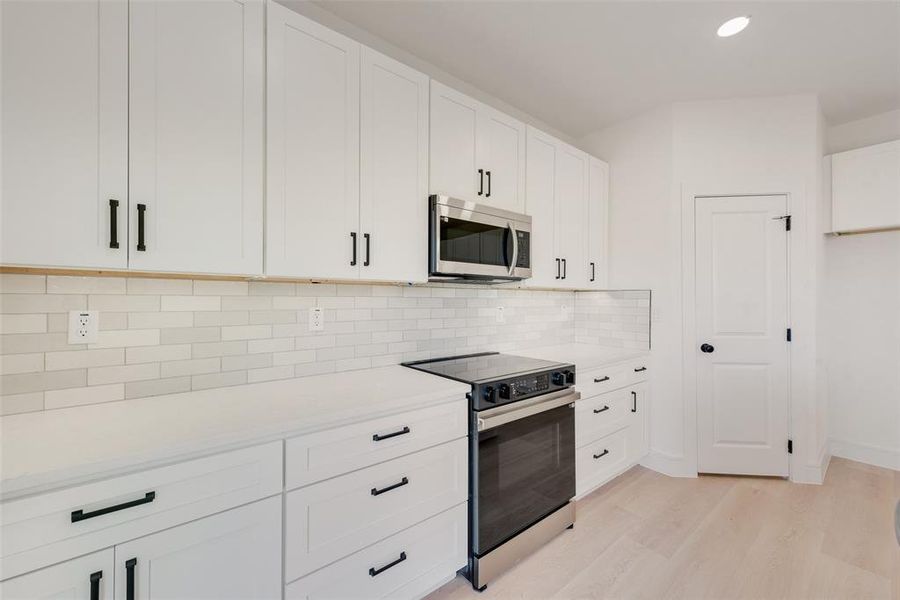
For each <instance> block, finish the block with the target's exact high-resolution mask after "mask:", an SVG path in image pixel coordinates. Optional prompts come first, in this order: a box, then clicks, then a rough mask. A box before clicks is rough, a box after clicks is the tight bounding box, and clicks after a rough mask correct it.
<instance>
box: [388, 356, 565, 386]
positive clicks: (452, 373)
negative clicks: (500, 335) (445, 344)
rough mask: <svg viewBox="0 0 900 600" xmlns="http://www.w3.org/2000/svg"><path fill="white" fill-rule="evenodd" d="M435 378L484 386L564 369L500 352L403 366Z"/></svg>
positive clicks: (430, 360) (552, 363) (436, 359)
mask: <svg viewBox="0 0 900 600" xmlns="http://www.w3.org/2000/svg"><path fill="white" fill-rule="evenodd" d="M403 366H404V367H411V368H413V369H418V370H419V371H425V372H426V373H431V374H433V375H440V376H441V377H447V378H448V379H455V380H456V381H462V382H463V383H472V384H477V383H482V382H486V381H492V380H494V379H505V378H508V377H512V376H515V375H519V374H523V373H533V372H534V371H543V370H547V369H554V368H559V367H562V366H564V365H562V364H561V363H558V362H553V361H550V360H541V359H538V358H527V357H524V356H515V355H513V354H500V353H499V352H483V353H480V354H466V355H464V356H448V357H447V358H432V359H429V360H418V361H413V362H405V363H403Z"/></svg>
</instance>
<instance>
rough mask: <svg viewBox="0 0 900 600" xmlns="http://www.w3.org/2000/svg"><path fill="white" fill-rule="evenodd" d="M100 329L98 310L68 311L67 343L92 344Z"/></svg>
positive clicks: (95, 340)
mask: <svg viewBox="0 0 900 600" xmlns="http://www.w3.org/2000/svg"><path fill="white" fill-rule="evenodd" d="M99 331H100V312H99V311H96V310H70V311H69V343H70V344H94V343H96V342H97V336H98V334H99Z"/></svg>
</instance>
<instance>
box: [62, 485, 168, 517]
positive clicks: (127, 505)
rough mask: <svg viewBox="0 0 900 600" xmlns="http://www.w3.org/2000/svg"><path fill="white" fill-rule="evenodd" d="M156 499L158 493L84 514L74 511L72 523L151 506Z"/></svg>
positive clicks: (150, 493)
mask: <svg viewBox="0 0 900 600" xmlns="http://www.w3.org/2000/svg"><path fill="white" fill-rule="evenodd" d="M155 499H156V492H147V493H146V494H144V497H143V498H139V499H137V500H130V501H128V502H123V503H122V504H116V505H115V506H107V507H106V508H99V509H97V510H92V511H91V512H84V511H83V510H81V509H80V508H79V509H78V510H73V511H72V522H73V523H77V522H78V521H84V520H85V519H93V518H94V517H99V516H100V515H107V514H109V513H112V512H116V511H119V510H125V509H126V508H132V507H134V506H140V505H141V504H149V503H150V502H153V501H154V500H155Z"/></svg>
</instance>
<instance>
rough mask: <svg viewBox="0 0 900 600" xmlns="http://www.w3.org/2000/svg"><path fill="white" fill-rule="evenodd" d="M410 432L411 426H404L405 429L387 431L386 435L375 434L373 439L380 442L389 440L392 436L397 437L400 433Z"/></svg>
mask: <svg viewBox="0 0 900 600" xmlns="http://www.w3.org/2000/svg"><path fill="white" fill-rule="evenodd" d="M406 433H409V427H406V426H404V427H403V429H401V430H399V431H394V432H393V433H385V434H384V435H380V434H377V433H376V434H375V435H373V436H372V440H373V441H376V442H380V441H381V440H387V439H390V438H392V437H397V436H398V435H403V434H406Z"/></svg>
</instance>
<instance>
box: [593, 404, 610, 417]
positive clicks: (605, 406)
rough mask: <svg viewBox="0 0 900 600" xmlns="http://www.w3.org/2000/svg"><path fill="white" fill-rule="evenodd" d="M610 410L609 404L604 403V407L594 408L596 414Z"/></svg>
mask: <svg viewBox="0 0 900 600" xmlns="http://www.w3.org/2000/svg"><path fill="white" fill-rule="evenodd" d="M608 410H609V406H607V405H605V404H604V405H603V408H595V409H594V414H595V415H599V414H600V413H602V412H606V411H608Z"/></svg>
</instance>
